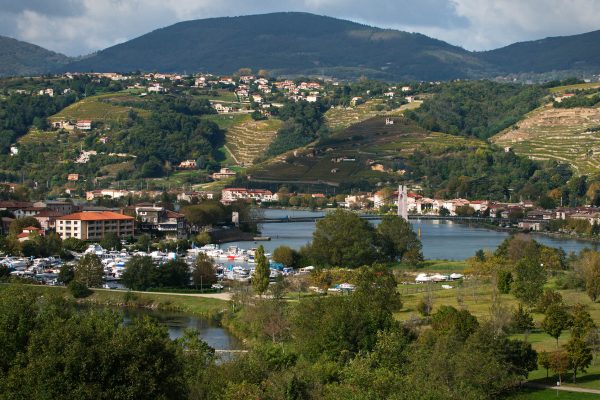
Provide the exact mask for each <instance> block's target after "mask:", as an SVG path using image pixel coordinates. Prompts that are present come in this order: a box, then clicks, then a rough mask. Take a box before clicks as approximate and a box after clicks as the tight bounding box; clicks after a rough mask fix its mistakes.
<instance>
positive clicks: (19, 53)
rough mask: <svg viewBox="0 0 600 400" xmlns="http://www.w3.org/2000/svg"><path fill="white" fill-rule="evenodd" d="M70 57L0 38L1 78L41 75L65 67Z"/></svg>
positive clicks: (32, 45)
mask: <svg viewBox="0 0 600 400" xmlns="http://www.w3.org/2000/svg"><path fill="white" fill-rule="evenodd" d="M69 61H70V59H69V57H67V56H65V55H63V54H59V53H55V52H53V51H50V50H46V49H44V48H42V47H40V46H36V45H34V44H31V43H27V42H22V41H19V40H16V39H12V38H9V37H6V36H0V76H14V75H40V74H44V73H46V72H49V71H52V70H55V69H57V68H60V67H61V66H64V65H65V64H67V63H68V62H69Z"/></svg>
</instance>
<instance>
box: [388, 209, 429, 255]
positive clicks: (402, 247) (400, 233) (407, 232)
mask: <svg viewBox="0 0 600 400" xmlns="http://www.w3.org/2000/svg"><path fill="white" fill-rule="evenodd" d="M377 233H378V236H379V242H380V246H381V253H382V255H383V256H384V257H385V258H386V259H387V260H388V261H390V262H395V261H400V260H401V261H405V262H410V263H418V262H420V261H423V252H422V248H423V246H422V244H421V241H420V240H419V238H418V237H417V235H416V234H415V232H414V231H413V230H412V225H411V224H410V223H409V222H408V221H406V220H405V219H404V218H402V217H399V216H397V215H386V216H384V217H383V218H382V220H381V223H380V224H379V225H378V226H377Z"/></svg>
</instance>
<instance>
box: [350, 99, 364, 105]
mask: <svg viewBox="0 0 600 400" xmlns="http://www.w3.org/2000/svg"><path fill="white" fill-rule="evenodd" d="M362 103H364V100H363V98H362V97H353V98H352V100H350V105H351V106H352V107H356V106H357V105H359V104H362Z"/></svg>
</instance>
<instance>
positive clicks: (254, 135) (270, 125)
mask: <svg viewBox="0 0 600 400" xmlns="http://www.w3.org/2000/svg"><path fill="white" fill-rule="evenodd" d="M281 125H282V122H281V121H280V120H278V119H270V120H267V121H253V120H252V119H251V118H250V117H247V118H246V119H245V120H244V121H242V122H241V123H239V124H235V125H233V126H231V127H230V128H229V129H227V130H226V132H225V146H226V147H227V149H228V151H230V152H231V153H232V155H233V157H234V160H235V161H236V163H238V164H241V165H252V163H253V162H254V160H255V159H256V158H257V157H259V156H261V155H263V154H264V152H265V151H266V150H267V148H268V147H269V145H270V144H271V142H272V141H273V139H274V138H275V135H276V134H277V130H278V129H279V128H280V127H281Z"/></svg>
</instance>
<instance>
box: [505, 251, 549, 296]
mask: <svg viewBox="0 0 600 400" xmlns="http://www.w3.org/2000/svg"><path fill="white" fill-rule="evenodd" d="M515 274H516V277H515V278H514V282H513V283H512V285H511V288H512V292H513V294H514V296H515V297H516V298H517V299H518V300H520V301H522V302H523V303H525V304H527V305H529V306H533V305H534V304H535V303H536V302H537V301H538V299H539V298H540V296H541V295H542V292H543V289H544V284H545V283H546V271H545V270H544V267H543V266H541V265H540V263H539V262H538V261H537V260H536V259H531V258H523V259H521V260H520V261H518V262H517V265H516V266H515Z"/></svg>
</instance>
